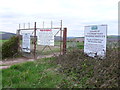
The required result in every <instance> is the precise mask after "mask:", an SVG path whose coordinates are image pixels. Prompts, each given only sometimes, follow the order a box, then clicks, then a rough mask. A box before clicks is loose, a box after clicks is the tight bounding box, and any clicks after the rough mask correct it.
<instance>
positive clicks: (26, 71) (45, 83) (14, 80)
mask: <svg viewBox="0 0 120 90" xmlns="http://www.w3.org/2000/svg"><path fill="white" fill-rule="evenodd" d="M50 60H54V58H45V59H41V60H39V61H35V62H27V63H23V64H18V65H13V66H12V67H10V68H9V69H5V70H3V72H2V75H3V77H2V78H3V80H2V82H3V88H55V87H57V84H59V83H60V82H61V80H62V76H61V75H60V74H57V72H55V71H54V69H55V68H56V67H57V66H56V65H55V64H52V63H49V61H50Z"/></svg>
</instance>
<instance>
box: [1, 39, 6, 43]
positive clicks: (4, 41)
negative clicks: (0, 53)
mask: <svg viewBox="0 0 120 90" xmlns="http://www.w3.org/2000/svg"><path fill="white" fill-rule="evenodd" d="M6 41H8V40H0V43H1V42H2V43H3V42H6Z"/></svg>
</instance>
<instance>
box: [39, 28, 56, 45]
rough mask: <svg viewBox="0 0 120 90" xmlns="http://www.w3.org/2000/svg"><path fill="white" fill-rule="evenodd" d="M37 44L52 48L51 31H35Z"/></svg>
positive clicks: (52, 38) (52, 37)
mask: <svg viewBox="0 0 120 90" xmlns="http://www.w3.org/2000/svg"><path fill="white" fill-rule="evenodd" d="M37 31H38V33H37V44H38V45H44V46H45V45H48V46H54V35H53V32H52V29H40V30H37Z"/></svg>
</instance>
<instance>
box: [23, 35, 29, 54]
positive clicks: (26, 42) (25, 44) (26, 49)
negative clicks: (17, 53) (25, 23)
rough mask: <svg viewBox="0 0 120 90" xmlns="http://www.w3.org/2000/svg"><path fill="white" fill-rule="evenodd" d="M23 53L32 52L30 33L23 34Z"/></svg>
mask: <svg viewBox="0 0 120 90" xmlns="http://www.w3.org/2000/svg"><path fill="white" fill-rule="evenodd" d="M22 51H23V52H30V33H22Z"/></svg>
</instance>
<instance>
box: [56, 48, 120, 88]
mask: <svg viewBox="0 0 120 90" xmlns="http://www.w3.org/2000/svg"><path fill="white" fill-rule="evenodd" d="M118 53H120V50H119V49H118V48H114V49H113V48H112V49H110V48H109V49H107V55H106V58H104V59H103V60H101V59H99V58H96V59H94V58H91V57H88V56H87V55H85V54H84V51H83V50H78V49H77V50H73V51H70V52H67V54H66V55H64V56H59V57H56V60H55V61H54V62H55V63H57V64H59V65H60V66H61V67H60V68H59V72H63V73H64V74H66V75H67V76H72V78H71V79H70V82H69V83H67V84H68V86H69V88H75V87H76V86H74V85H77V88H80V87H81V88H91V87H92V88H93V87H94V88H117V87H118V78H119V74H118V73H119V72H118V69H119V68H118V63H119V58H118ZM72 81H74V82H72ZM79 83H80V84H79ZM69 84H70V85H69ZM61 87H62V88H63V87H66V83H64V82H62V83H61V85H60V88H61Z"/></svg>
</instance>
